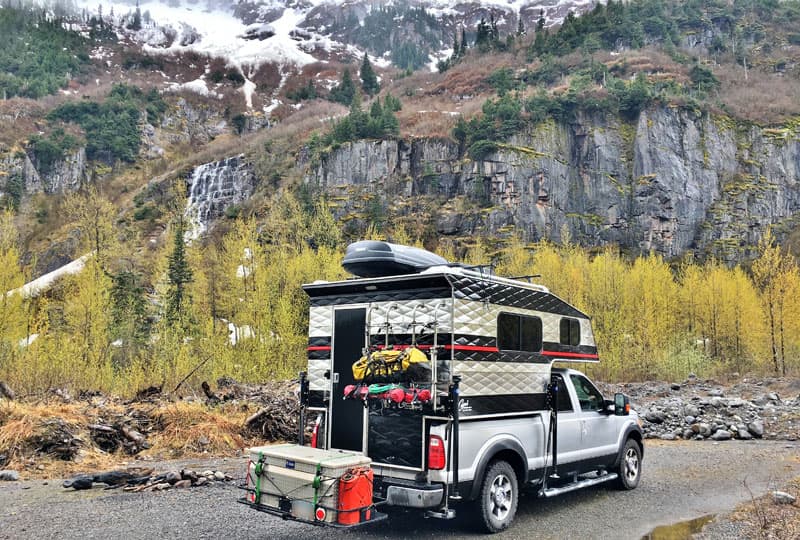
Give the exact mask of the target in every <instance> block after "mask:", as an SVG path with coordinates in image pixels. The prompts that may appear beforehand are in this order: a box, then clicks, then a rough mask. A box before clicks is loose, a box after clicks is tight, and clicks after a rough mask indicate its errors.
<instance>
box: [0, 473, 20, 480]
mask: <svg viewBox="0 0 800 540" xmlns="http://www.w3.org/2000/svg"><path fill="white" fill-rule="evenodd" d="M18 480H19V473H18V472H17V471H12V470H5V471H0V482H16V481H18Z"/></svg>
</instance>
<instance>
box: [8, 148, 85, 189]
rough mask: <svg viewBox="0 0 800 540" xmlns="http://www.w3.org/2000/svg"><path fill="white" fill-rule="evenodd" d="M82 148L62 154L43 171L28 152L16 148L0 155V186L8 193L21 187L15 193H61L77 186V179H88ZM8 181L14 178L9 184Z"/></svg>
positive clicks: (79, 180) (79, 183) (83, 180)
mask: <svg viewBox="0 0 800 540" xmlns="http://www.w3.org/2000/svg"><path fill="white" fill-rule="evenodd" d="M89 175H90V172H89V170H88V169H87V161H86V149H85V148H79V149H77V150H75V151H73V152H70V153H68V154H67V155H66V156H64V159H62V160H60V161H58V162H57V163H55V164H54V165H53V167H52V168H51V170H50V171H48V172H47V173H46V174H42V173H40V172H39V171H38V170H37V169H36V166H35V165H34V163H33V161H31V158H30V156H28V155H27V154H26V153H25V152H22V151H18V152H15V153H13V154H8V155H6V156H5V157H0V180H2V185H0V190H1V191H2V192H3V193H4V195H6V196H8V195H9V194H10V192H13V191H14V190H15V189H16V190H21V191H20V192H19V193H18V195H22V194H31V193H47V194H53V193H65V192H67V191H74V190H76V189H78V188H79V187H80V185H81V183H83V182H85V181H87V180H89ZM10 182H12V183H13V182H16V183H17V186H16V187H12V186H11V185H10Z"/></svg>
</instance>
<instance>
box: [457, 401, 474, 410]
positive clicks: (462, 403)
mask: <svg viewBox="0 0 800 540" xmlns="http://www.w3.org/2000/svg"><path fill="white" fill-rule="evenodd" d="M458 411H459V412H462V413H463V412H472V405H470V404H469V400H468V399H460V400H458Z"/></svg>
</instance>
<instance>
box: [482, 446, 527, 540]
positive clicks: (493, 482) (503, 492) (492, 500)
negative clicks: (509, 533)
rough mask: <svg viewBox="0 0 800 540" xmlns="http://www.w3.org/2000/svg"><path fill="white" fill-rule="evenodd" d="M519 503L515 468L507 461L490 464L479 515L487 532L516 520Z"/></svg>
mask: <svg viewBox="0 0 800 540" xmlns="http://www.w3.org/2000/svg"><path fill="white" fill-rule="evenodd" d="M518 503H519V485H518V482H517V474H516V473H515V472H514V468H513V467H512V466H511V465H509V464H508V462H506V461H494V462H492V463H491V464H490V465H489V468H488V469H487V470H486V474H485V475H484V477H483V483H482V484H481V491H480V496H479V497H478V501H477V504H478V505H479V512H478V515H479V516H480V521H481V525H482V526H483V528H485V529H486V531H487V532H490V533H496V532H500V531H502V530H505V529H507V528H508V526H509V525H511V522H512V521H514V516H515V515H516V513H517V504H518Z"/></svg>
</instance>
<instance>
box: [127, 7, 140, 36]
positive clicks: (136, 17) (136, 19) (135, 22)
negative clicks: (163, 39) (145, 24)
mask: <svg viewBox="0 0 800 540" xmlns="http://www.w3.org/2000/svg"><path fill="white" fill-rule="evenodd" d="M128 29H129V30H133V31H134V32H138V31H139V30H141V29H142V12H141V10H140V9H139V2H138V1H137V2H136V11H134V12H133V19H132V20H131V22H130V24H128Z"/></svg>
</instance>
